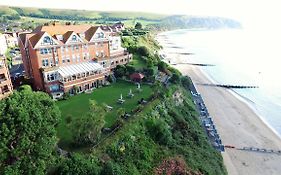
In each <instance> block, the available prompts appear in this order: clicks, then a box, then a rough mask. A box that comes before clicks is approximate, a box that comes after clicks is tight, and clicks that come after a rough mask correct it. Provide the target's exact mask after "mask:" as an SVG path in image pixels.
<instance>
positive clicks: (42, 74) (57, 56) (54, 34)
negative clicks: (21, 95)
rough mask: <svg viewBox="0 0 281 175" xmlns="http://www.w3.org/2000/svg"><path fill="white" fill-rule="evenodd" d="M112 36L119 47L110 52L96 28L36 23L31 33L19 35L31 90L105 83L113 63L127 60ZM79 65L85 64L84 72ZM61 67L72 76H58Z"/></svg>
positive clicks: (105, 36) (54, 90)
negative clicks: (32, 88)
mask: <svg viewBox="0 0 281 175" xmlns="http://www.w3.org/2000/svg"><path fill="white" fill-rule="evenodd" d="M115 37H116V38H115V40H116V41H118V43H117V42H116V43H115V45H118V44H119V45H120V46H119V47H117V46H116V48H118V49H117V50H116V49H115V50H114V51H113V50H112V48H111V47H110V46H111V45H112V44H110V43H112V38H110V37H109V35H108V32H104V31H103V30H102V28H100V27H93V26H89V25H81V26H71V25H70V26H64V25H51V26H39V27H37V28H36V29H35V30H34V32H33V33H30V34H22V35H20V39H19V46H20V50H21V53H22V59H23V63H24V68H25V72H26V75H27V76H28V77H29V78H31V80H32V82H33V85H34V88H35V89H37V90H43V91H46V92H48V93H57V92H72V89H74V88H75V89H76V90H77V89H78V91H79V92H80V91H84V90H87V89H92V88H94V87H97V86H98V85H100V84H103V83H104V82H105V77H106V76H107V75H109V74H110V73H111V72H110V71H111V70H112V69H113V68H115V67H116V65H118V64H126V63H128V62H129V61H130V59H131V55H130V54H129V53H128V52H126V50H125V49H124V48H122V47H121V42H119V40H120V41H121V39H120V37H118V36H115ZM118 39H119V40H118ZM115 40H114V41H115ZM114 41H113V42H114ZM111 52H112V53H111ZM73 65H77V66H78V67H80V71H81V72H77V70H75V69H77V68H76V67H75V66H73ZM89 65H90V67H91V66H92V67H93V68H94V69H99V73H98V74H97V73H96V72H95V70H91V69H89ZM83 66H86V67H85V68H86V69H87V71H86V72H83V68H82V69H81V67H83ZM101 68H102V70H101V71H100V69H101ZM61 69H63V70H64V71H67V72H69V71H73V72H75V75H70V74H65V73H64V74H63V75H62V70H61ZM63 76H68V77H63Z"/></svg>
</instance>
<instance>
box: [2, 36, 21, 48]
mask: <svg viewBox="0 0 281 175" xmlns="http://www.w3.org/2000/svg"><path fill="white" fill-rule="evenodd" d="M3 35H4V36H5V39H6V43H7V46H8V47H15V46H18V39H17V36H16V34H7V33H5V34H3Z"/></svg>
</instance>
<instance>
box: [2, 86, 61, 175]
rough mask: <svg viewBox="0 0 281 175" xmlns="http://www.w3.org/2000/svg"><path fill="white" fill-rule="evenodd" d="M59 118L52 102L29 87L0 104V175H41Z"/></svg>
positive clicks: (54, 140)
mask: <svg viewBox="0 0 281 175" xmlns="http://www.w3.org/2000/svg"><path fill="white" fill-rule="evenodd" d="M59 118H60V111H59V109H58V107H57V106H56V104H55V103H54V101H53V100H52V99H51V98H50V97H49V96H48V95H47V94H45V93H43V92H32V90H31V88H30V87H29V86H23V87H22V88H20V90H19V91H18V92H14V94H13V95H11V96H10V97H9V98H7V99H5V100H2V101H0V138H1V139H0V174H45V173H46V169H47V166H48V165H49V164H50V163H51V161H52V160H53V158H54V157H53V155H52V151H53V150H54V147H55V144H56V142H57V138H56V129H55V126H56V125H57V124H58V122H59Z"/></svg>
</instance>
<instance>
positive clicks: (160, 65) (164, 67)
mask: <svg viewBox="0 0 281 175" xmlns="http://www.w3.org/2000/svg"><path fill="white" fill-rule="evenodd" d="M167 67H168V65H167V64H166V63H165V62H163V61H160V62H159V63H158V70H160V71H162V72H166V70H167Z"/></svg>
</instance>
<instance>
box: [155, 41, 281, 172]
mask: <svg viewBox="0 0 281 175" xmlns="http://www.w3.org/2000/svg"><path fill="white" fill-rule="evenodd" d="M158 42H159V41H158ZM159 43H160V44H161V42H159ZM163 50H165V48H164V47H163ZM169 59H171V60H170V61H172V60H174V61H175V62H177V61H178V60H177V58H175V57H174V56H169ZM171 66H173V67H175V68H176V69H178V70H179V71H180V72H181V73H182V74H183V75H188V76H190V78H191V79H192V81H193V83H194V86H195V87H196V89H197V90H198V91H199V93H200V94H201V95H202V98H203V100H204V102H205V104H206V107H207V108H208V110H209V113H210V116H212V118H213V119H214V123H215V124H216V126H217V128H218V133H219V134H220V135H221V138H222V142H223V144H225V145H234V146H235V147H237V148H243V147H257V148H266V149H277V150H281V138H280V136H279V135H278V134H277V133H276V132H274V131H275V130H274V129H272V128H271V127H270V125H269V124H268V123H267V122H265V121H264V120H263V119H262V118H261V116H260V115H259V114H258V113H257V111H256V110H255V109H254V107H253V106H251V104H249V103H250V102H247V99H245V98H244V97H243V96H242V97H241V96H240V95H239V94H237V92H235V91H233V90H229V89H225V88H221V87H206V86H201V85H200V83H208V82H211V83H212V82H214V80H212V78H210V77H209V76H208V75H206V73H205V72H204V71H203V70H202V69H200V68H198V67H196V66H192V65H180V64H179V65H171ZM198 83H199V84H198ZM222 156H223V159H224V164H225V166H226V168H227V171H228V173H229V174H235V175H236V174H237V175H238V174H239V175H240V174H262V175H264V174H265V175H266V174H268V175H269V174H270V175H271V174H276V175H277V174H280V172H281V166H280V165H279V164H280V162H281V156H280V155H273V154H266V153H256V152H247V151H242V150H239V149H226V150H225V152H224V153H222Z"/></svg>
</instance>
